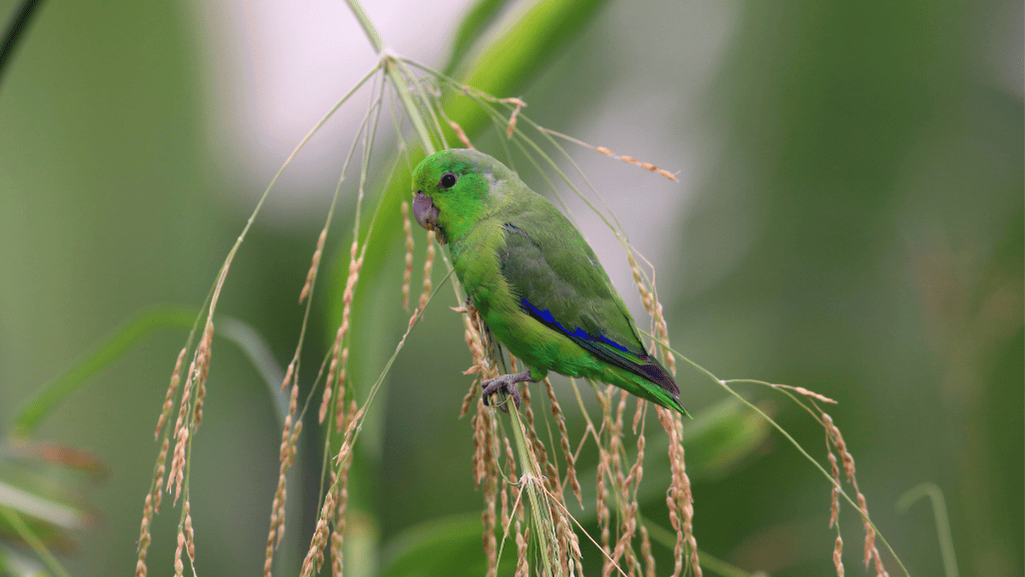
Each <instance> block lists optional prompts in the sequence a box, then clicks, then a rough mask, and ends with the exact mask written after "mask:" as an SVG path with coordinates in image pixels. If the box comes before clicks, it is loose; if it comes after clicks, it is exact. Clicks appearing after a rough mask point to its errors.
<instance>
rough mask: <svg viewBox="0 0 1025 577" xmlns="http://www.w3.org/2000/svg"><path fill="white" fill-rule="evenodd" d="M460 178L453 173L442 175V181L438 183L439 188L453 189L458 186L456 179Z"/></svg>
mask: <svg viewBox="0 0 1025 577" xmlns="http://www.w3.org/2000/svg"><path fill="white" fill-rule="evenodd" d="M457 178H458V177H457V176H456V175H454V174H452V173H451V172H446V173H445V174H443V175H441V180H440V181H439V182H438V186H439V187H441V188H452V187H453V186H455V185H456V179H457Z"/></svg>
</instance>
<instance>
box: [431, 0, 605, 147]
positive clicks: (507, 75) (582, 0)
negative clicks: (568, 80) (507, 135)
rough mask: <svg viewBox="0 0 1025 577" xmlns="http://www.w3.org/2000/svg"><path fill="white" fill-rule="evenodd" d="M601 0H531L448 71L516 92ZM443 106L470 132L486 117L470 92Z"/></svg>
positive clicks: (484, 86) (499, 91)
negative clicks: (477, 49) (515, 17)
mask: <svg viewBox="0 0 1025 577" xmlns="http://www.w3.org/2000/svg"><path fill="white" fill-rule="evenodd" d="M605 1H606V0H564V1H562V2H550V1H546V0H540V1H538V2H534V3H532V4H530V5H529V6H527V7H525V8H524V9H523V12H522V13H521V15H520V16H519V20H516V21H515V22H513V23H511V24H509V25H506V26H503V27H501V29H500V30H499V31H498V32H496V34H495V36H493V37H492V38H490V39H489V40H487V41H486V42H485V43H484V44H483V45H481V47H480V50H479V51H478V53H477V54H478V55H477V56H476V58H472V57H468V58H467V59H466V60H465V62H464V63H463V64H462V65H460V66H459V67H458V68H457V69H456V71H455V73H454V74H453V75H452V76H453V77H455V78H457V79H459V81H460V82H462V83H463V84H466V85H468V86H472V87H474V88H477V89H479V90H483V91H484V92H487V93H489V94H492V95H495V96H498V97H506V96H515V95H516V94H518V93H520V92H521V91H522V90H524V89H525V88H526V87H527V86H529V85H530V84H531V83H532V82H533V81H534V80H535V79H536V78H537V77H538V76H540V75H541V73H542V72H544V71H545V69H546V68H547V67H548V66H549V65H551V64H552V62H554V61H555V59H556V58H558V57H559V56H560V55H561V54H562V52H563V50H565V48H566V47H567V46H568V45H569V44H571V43H572V42H573V41H575V40H577V39H578V38H579V37H580V35H581V34H582V33H583V31H584V30H585V29H586V27H587V25H588V24H590V22H591V21H592V20H593V19H594V17H595V16H596V15H597V13H598V9H599V8H601V7H602V6H603V5H604V4H605ZM442 106H444V108H445V111H446V112H447V113H448V115H449V117H450V118H452V119H453V120H455V121H456V122H458V123H459V125H460V126H461V127H462V128H463V130H464V131H466V133H467V134H468V135H471V136H473V135H475V134H477V133H478V132H479V131H480V130H481V129H482V128H483V127H484V126H485V123H486V122H487V120H488V116H487V114H486V113H485V112H484V111H483V110H481V109H480V107H478V106H477V104H476V103H475V102H473V101H472V100H471V99H469V98H465V97H455V98H447V99H446V100H444V101H443V102H442Z"/></svg>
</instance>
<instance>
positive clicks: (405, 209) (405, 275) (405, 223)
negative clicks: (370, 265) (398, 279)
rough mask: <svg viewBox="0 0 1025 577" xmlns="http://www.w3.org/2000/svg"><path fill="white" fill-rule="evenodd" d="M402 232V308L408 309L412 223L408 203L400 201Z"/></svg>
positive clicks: (410, 278)
mask: <svg viewBox="0 0 1025 577" xmlns="http://www.w3.org/2000/svg"><path fill="white" fill-rule="evenodd" d="M402 233H403V234H404V235H405V237H406V269H405V270H404V271H403V272H402V308H403V309H405V310H407V311H408V310H409V285H410V283H411V282H412V280H413V249H415V248H416V245H415V244H414V243H413V223H412V221H410V220H409V203H408V202H406V201H405V200H403V201H402Z"/></svg>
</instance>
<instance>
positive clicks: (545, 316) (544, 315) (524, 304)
mask: <svg viewBox="0 0 1025 577" xmlns="http://www.w3.org/2000/svg"><path fill="white" fill-rule="evenodd" d="M520 308H521V309H523V311H524V312H527V313H529V314H530V316H532V317H534V318H536V319H538V320H539V321H541V322H543V323H544V324H546V325H548V326H549V327H552V328H554V329H557V330H558V331H559V332H561V333H562V334H564V335H566V336H568V337H570V338H572V339H574V340H577V339H579V340H583V341H591V342H594V341H601V342H603V343H605V344H607V345H609V346H610V347H613V348H615V349H616V350H618V351H622V352H624V353H628V354H630V353H631V351H630V349H628V348H626V347H624V346H623V345H621V344H619V343H617V342H615V341H613V340H611V339H609V338H607V337H605V335H600V334H599V335H591V334H588V333H587V331H585V330H584V329H582V328H580V327H576V328H574V329H573V330H572V331H570V330H569V329H567V328H566V327H564V326H562V323H560V322H559V321H557V320H555V317H554V316H552V313H551V312H549V311H548V310H542V309H539V308H537V307H535V306H534V305H532V304H530V302H529V301H528V300H527V299H520Z"/></svg>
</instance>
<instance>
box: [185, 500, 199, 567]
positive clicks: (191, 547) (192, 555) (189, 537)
mask: <svg viewBox="0 0 1025 577" xmlns="http://www.w3.org/2000/svg"><path fill="white" fill-rule="evenodd" d="M184 507H185V522H184V523H183V526H182V528H183V529H184V532H185V545H186V551H188V553H189V561H191V562H192V563H193V564H195V563H196V534H195V532H194V531H193V530H192V507H191V506H190V504H189V500H188V499H185V506H184Z"/></svg>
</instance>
